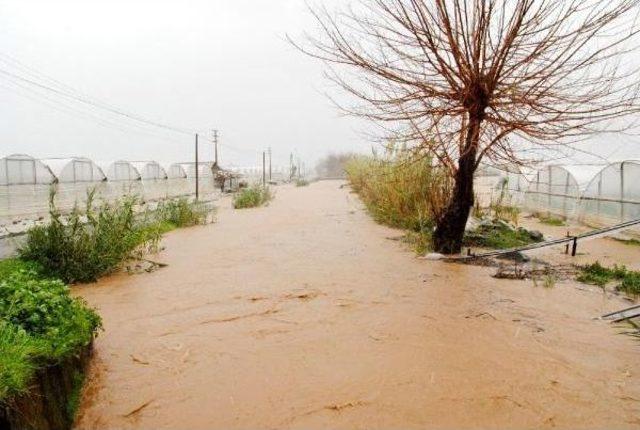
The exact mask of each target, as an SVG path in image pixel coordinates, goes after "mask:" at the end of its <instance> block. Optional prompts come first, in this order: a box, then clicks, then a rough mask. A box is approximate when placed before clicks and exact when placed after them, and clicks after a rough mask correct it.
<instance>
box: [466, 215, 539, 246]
mask: <svg viewBox="0 0 640 430" xmlns="http://www.w3.org/2000/svg"><path fill="white" fill-rule="evenodd" d="M542 240H543V237H541V236H540V235H539V234H537V233H536V232H531V231H529V230H527V229H524V228H522V227H520V228H513V227H511V226H510V225H509V224H507V223H505V222H503V221H499V220H497V221H493V222H491V223H488V222H487V223H483V224H480V225H479V226H478V227H477V228H476V229H475V230H473V231H469V232H467V233H466V234H465V237H464V245H465V246H478V247H482V248H494V249H509V248H517V247H520V246H525V245H529V244H531V243H537V242H541V241H542Z"/></svg>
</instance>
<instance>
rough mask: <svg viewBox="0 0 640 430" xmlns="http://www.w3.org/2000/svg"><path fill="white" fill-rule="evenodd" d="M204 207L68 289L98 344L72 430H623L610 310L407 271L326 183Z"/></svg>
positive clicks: (383, 236)
mask: <svg viewBox="0 0 640 430" xmlns="http://www.w3.org/2000/svg"><path fill="white" fill-rule="evenodd" d="M221 206H222V207H221V209H220V210H219V213H218V218H219V220H218V222H217V223H216V224H212V225H208V226H202V227H194V228H190V229H183V230H179V231H175V232H172V233H170V234H169V235H168V237H167V238H166V239H165V240H164V245H165V247H166V249H165V251H163V252H162V253H161V254H159V255H157V256H155V257H152V258H154V259H157V260H158V261H162V262H165V263H168V264H169V266H168V267H166V268H163V269H161V270H159V271H156V272H153V273H148V274H147V273H145V274H141V275H126V274H119V275H116V276H112V277H109V278H106V279H103V280H101V281H100V282H98V283H96V284H91V285H86V286H77V287H75V288H74V293H75V294H78V295H80V296H82V297H84V298H85V299H86V300H87V301H88V302H89V303H90V304H91V305H93V306H96V307H97V308H98V309H99V311H100V313H101V315H102V316H103V319H104V328H105V331H104V332H103V333H101V334H100V336H99V337H98V338H97V340H96V353H95V356H94V359H93V364H92V366H91V369H90V373H89V377H88V382H87V384H86V386H85V390H84V393H83V398H82V402H81V408H80V411H79V417H78V421H77V423H76V428H77V429H101V428H119V429H133V428H135V429H216V428H217V429H247V428H251V429H259V428H265V429H267V428H268V429H274V428H278V429H279V428H284V429H292V428H296V429H315V428H332V429H358V428H402V429H412V428H416V429H417V428H421V429H423V428H438V429H443V428H452V429H453V428H456V429H459V428H510V429H515V428H552V427H553V428H571V429H577V428H629V429H631V428H638V427H639V426H640V360H638V343H637V340H635V339H633V338H631V337H630V336H621V335H619V334H618V333H619V331H620V328H616V327H613V326H611V325H610V324H608V323H606V322H604V321H600V320H597V319H594V317H597V316H599V315H601V314H602V313H604V312H606V311H610V310H616V309H619V308H622V307H625V306H627V305H628V303H626V302H625V301H624V300H623V299H621V298H620V297H617V296H610V295H605V294H603V293H602V291H601V290H599V289H598V288H591V287H587V286H581V285H578V284H576V283H575V282H573V281H559V282H558V283H557V285H556V286H555V287H554V288H551V289H546V288H542V287H534V286H533V284H532V283H531V282H528V281H513V280H496V279H494V278H492V277H491V276H490V275H491V274H492V273H493V271H494V270H495V269H491V268H485V267H475V266H465V265H454V264H451V263H444V262H432V261H426V260H421V259H418V258H416V257H415V256H414V255H413V254H412V253H411V252H410V251H408V250H406V249H404V248H403V246H402V244H401V243H400V242H398V240H397V239H398V237H399V236H401V234H402V233H401V232H399V231H397V230H393V229H389V228H386V227H383V226H379V225H376V224H375V223H374V222H373V221H371V219H370V218H369V217H368V215H367V214H366V213H365V211H364V210H363V207H362V205H361V203H360V202H359V201H358V199H357V198H356V197H355V195H353V194H350V193H349V191H348V189H346V188H343V187H341V182H336V181H327V182H319V183H314V184H312V185H311V186H309V187H301V188H295V187H290V186H285V187H278V188H277V195H276V197H275V200H274V201H273V202H272V203H271V204H270V205H269V206H268V207H266V208H258V209H252V210H242V211H234V210H233V209H231V208H230V201H229V198H223V199H222V201H221ZM603 243H604V242H603ZM603 247H604V245H600V246H598V247H596V248H597V249H602V248H603Z"/></svg>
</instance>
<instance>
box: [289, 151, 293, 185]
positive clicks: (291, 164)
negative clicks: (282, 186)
mask: <svg viewBox="0 0 640 430" xmlns="http://www.w3.org/2000/svg"><path fill="white" fill-rule="evenodd" d="M292 180H293V152H291V153H289V181H292Z"/></svg>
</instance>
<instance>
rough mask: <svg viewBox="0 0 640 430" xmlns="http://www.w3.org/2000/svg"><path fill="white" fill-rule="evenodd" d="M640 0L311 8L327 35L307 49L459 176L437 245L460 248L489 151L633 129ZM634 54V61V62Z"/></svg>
mask: <svg viewBox="0 0 640 430" xmlns="http://www.w3.org/2000/svg"><path fill="white" fill-rule="evenodd" d="M638 3H639V0H607V1H604V0H467V1H465V0H361V1H359V2H356V3H352V4H351V5H350V6H349V7H348V8H343V9H340V10H338V11H335V12H330V11H328V10H327V9H326V8H318V9H314V8H311V12H312V13H313V14H314V16H315V18H316V19H317V22H318V23H319V25H320V28H321V35H320V36H318V37H311V36H310V37H309V41H310V45H305V46H302V47H301V46H299V47H300V49H302V50H303V51H304V52H306V53H308V54H310V55H312V56H314V57H317V58H320V59H322V60H324V61H326V62H327V63H328V64H329V70H328V72H327V74H328V76H329V77H330V78H331V79H332V80H333V81H334V82H336V83H338V84H339V85H340V87H342V88H343V89H344V90H346V91H347V92H348V93H349V94H351V95H353V96H355V97H356V98H357V99H358V100H360V103H358V104H357V105H356V106H351V107H347V108H345V110H347V111H348V112H349V113H351V114H355V115H359V116H363V117H366V118H368V119H371V120H374V121H377V122H379V123H381V124H384V128H385V129H386V130H387V131H388V132H389V137H392V138H393V139H394V140H395V141H397V142H406V143H407V144H410V145H412V146H413V147H414V148H417V149H419V150H420V151H421V152H422V153H424V154H427V155H428V156H430V157H433V158H434V159H435V160H437V161H438V163H439V164H440V165H441V166H442V167H444V168H445V169H447V170H448V172H449V173H450V174H451V177H452V179H453V181H454V187H453V191H452V194H451V197H450V201H449V204H448V205H447V207H446V210H444V212H443V214H442V216H441V217H440V218H439V219H437V220H436V230H435V232H434V246H435V248H436V250H438V251H440V252H445V253H455V252H459V251H460V248H461V244H462V237H463V234H464V228H465V225H466V222H467V218H468V216H469V212H470V208H471V207H472V205H473V200H474V187H473V178H474V172H475V171H476V169H477V168H478V166H479V164H480V162H481V161H483V160H484V161H488V162H493V163H498V164H505V163H516V164H522V163H524V162H525V161H526V160H527V156H526V151H527V150H532V149H533V148H539V147H543V148H553V147H557V146H559V145H560V146H562V145H568V144H573V143H575V142H576V141H577V140H580V139H583V138H584V137H585V136H588V135H589V134H593V133H597V132H602V131H603V130H607V131H612V130H614V129H615V130H619V129H626V128H628V127H631V126H632V125H633V124H632V123H631V122H630V121H629V120H628V119H627V120H625V119H623V117H626V116H628V115H630V114H635V113H637V112H638V101H639V99H638V89H639V87H638V82H639V80H638V66H639V64H638V63H633V58H632V57H631V56H629V55H626V54H628V53H630V52H631V51H632V50H633V49H634V48H635V44H636V43H635V42H636V40H635V39H636V36H637V34H638V25H637V23H636V19H637V18H638V16H637V13H638ZM623 61H624V62H626V63H624V62H623Z"/></svg>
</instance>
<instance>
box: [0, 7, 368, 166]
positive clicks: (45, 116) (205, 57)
mask: <svg viewBox="0 0 640 430" xmlns="http://www.w3.org/2000/svg"><path fill="white" fill-rule="evenodd" d="M312 25H313V23H312V21H311V19H310V17H309V14H308V13H307V11H306V6H305V2H304V1H303V0H270V1H257V0H209V1H206V0H196V1H193V0H189V1H184V0H182V1H180V0H161V1H158V0H155V1H146V0H129V1H122V0H117V1H113V0H111V1H104V0H103V1H97V0H78V1H74V0H56V1H33V0H20V1H17V0H14V1H1V2H0V55H1V54H5V55H9V56H10V57H12V58H15V59H17V60H19V61H20V62H21V63H24V64H26V65H28V66H30V67H33V68H35V69H37V71H39V72H42V73H44V74H46V75H48V76H51V77H52V78H55V79H56V80H59V81H61V82H63V83H65V84H67V85H70V86H72V87H74V88H75V89H78V90H80V91H82V92H83V93H86V94H88V95H91V96H93V97H96V98H98V99H100V100H101V101H105V102H108V103H109V104H113V105H115V106H117V107H119V108H123V109H125V110H127V111H130V112H133V113H136V114H139V115H142V116H144V117H145V118H148V119H151V120H153V121H157V122H161V123H167V124H169V125H172V126H177V127H180V128H187V129H189V130H198V131H203V132H205V134H206V135H205V136H203V139H207V138H209V137H210V133H208V132H206V131H207V130H209V129H212V128H217V129H219V130H220V135H221V143H222V144H223V145H226V146H221V148H220V151H221V154H220V155H221V157H222V160H223V162H225V163H230V162H231V163H234V164H243V165H251V164H255V163H256V158H257V156H256V154H257V153H258V152H259V151H262V150H263V149H264V148H267V147H271V148H272V149H273V154H274V161H275V162H277V163H278V164H286V163H288V159H289V154H290V152H297V154H298V155H299V157H300V158H301V159H302V160H304V161H306V162H307V163H308V165H311V163H313V162H314V160H315V159H317V158H318V157H320V156H322V155H324V154H326V153H328V152H331V151H333V152H336V151H346V150H350V151H367V150H368V148H370V146H371V145H370V143H368V142H367V141H366V140H365V138H364V137H363V135H362V131H363V130H364V128H366V126H364V125H363V124H362V123H359V122H358V121H357V120H355V119H353V118H344V117H340V115H339V113H338V111H337V110H336V109H335V108H334V106H333V105H332V104H331V102H330V101H329V100H328V99H327V98H326V96H325V94H324V93H325V92H326V91H327V90H328V89H329V88H328V84H327V82H326V81H325V80H324V79H323V78H322V76H321V74H322V70H323V66H322V64H320V63H318V62H317V61H315V60H313V59H310V58H307V57H306V56H304V55H303V54H301V53H300V52H299V51H297V50H296V49H295V48H293V47H292V46H291V45H290V44H289V43H288V42H287V41H286V40H285V36H286V34H290V35H292V36H293V37H298V36H300V37H301V35H302V32H303V31H304V30H305V29H307V30H308V29H310V28H311V27H312ZM0 69H2V70H6V71H9V72H11V73H19V72H20V69H16V68H15V67H13V64H12V63H11V60H7V57H4V56H0ZM23 84H24V83H23ZM40 93H42V94H45V95H47V93H46V92H42V91H38V93H37V94H34V93H32V92H31V91H30V90H28V89H24V88H21V87H19V86H17V85H16V84H15V83H12V82H10V80H8V79H7V77H6V76H4V75H0V97H1V103H0V121H1V122H0V130H1V135H0V139H1V140H0V142H1V143H0V153H1V154H2V155H6V154H10V153H15V152H17V153H28V154H30V155H33V156H35V157H38V158H46V157H64V156H75V155H79V156H88V157H90V158H93V159H95V160H104V161H109V160H114V159H127V160H146V159H156V160H158V161H161V162H170V161H185V160H191V159H192V157H193V140H194V139H193V137H191V136H188V135H182V134H178V133H173V132H165V131H163V130H162V129H155V128H153V127H147V126H144V125H141V126H140V125H136V124H135V123H132V122H130V121H127V120H125V119H122V118H120V117H117V116H113V115H109V114H105V113H102V112H100V111H95V110H92V109H90V108H87V107H85V106H83V105H82V104H78V103H68V102H65V101H64V99H63V103H66V104H69V105H70V106H73V108H74V109H78V110H82V111H86V112H88V113H89V114H90V115H94V116H99V117H101V118H106V119H108V120H109V121H110V122H115V123H117V124H120V125H122V126H123V127H124V126H125V125H126V128H127V130H126V131H122V130H118V129H113V128H108V127H105V126H104V125H100V124H99V123H98V122H96V121H93V120H87V119H86V118H85V116H86V114H85V115H82V114H75V113H71V114H69V113H67V112H61V111H60V109H66V107H65V106H62V107H60V106H59V104H58V103H57V102H56V103H54V106H50V104H51V101H47V100H45V101H43V100H42V97H41V96H39V95H38V94H40ZM47 96H48V97H52V98H54V99H56V97H55V95H54V96H52V95H51V94H48V95H47ZM27 97H28V98H27ZM130 125H133V131H131V127H130ZM140 131H144V133H145V134H141V133H139V132H140ZM146 133H152V134H153V136H149V135H148V134H146ZM230 146H231V147H233V149H232V148H229V147H230ZM203 152H204V154H203V157H204V158H206V159H211V158H212V150H211V145H203Z"/></svg>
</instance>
